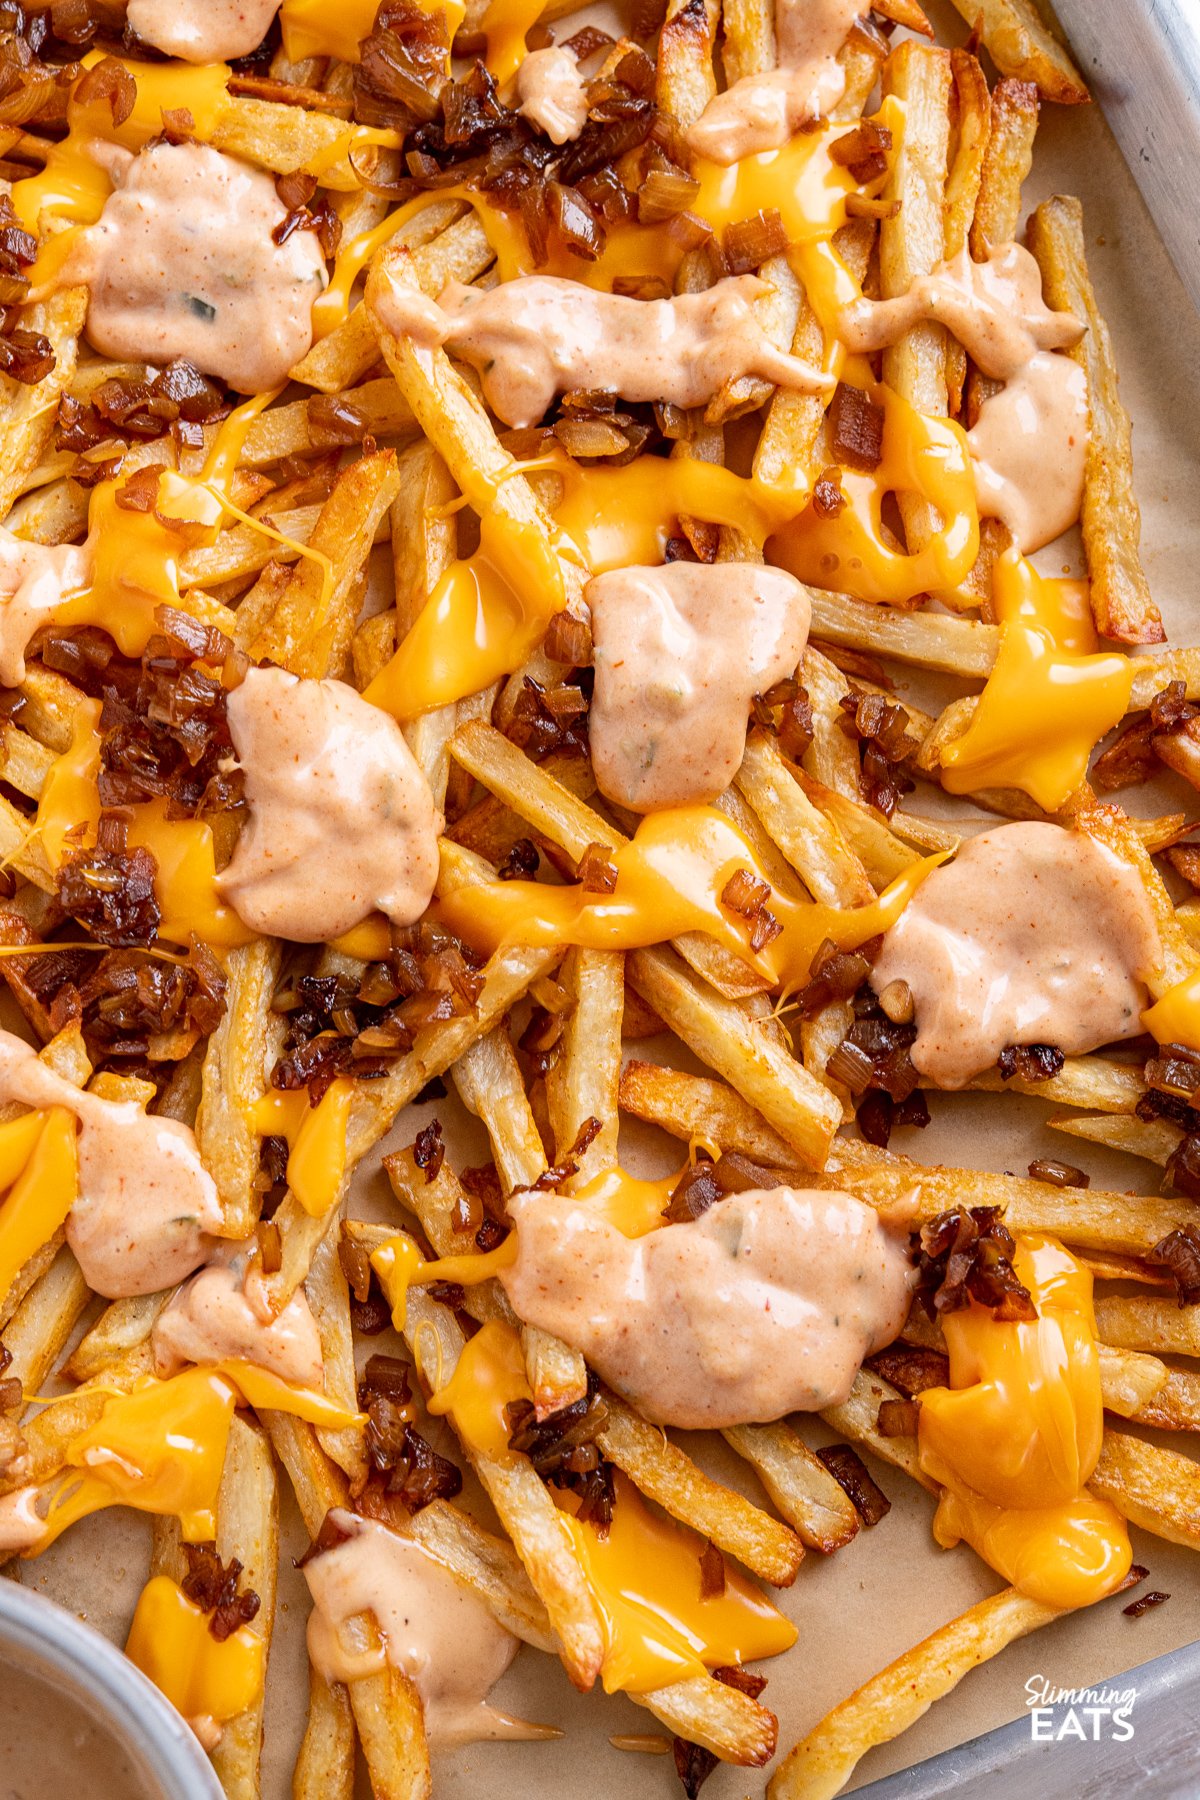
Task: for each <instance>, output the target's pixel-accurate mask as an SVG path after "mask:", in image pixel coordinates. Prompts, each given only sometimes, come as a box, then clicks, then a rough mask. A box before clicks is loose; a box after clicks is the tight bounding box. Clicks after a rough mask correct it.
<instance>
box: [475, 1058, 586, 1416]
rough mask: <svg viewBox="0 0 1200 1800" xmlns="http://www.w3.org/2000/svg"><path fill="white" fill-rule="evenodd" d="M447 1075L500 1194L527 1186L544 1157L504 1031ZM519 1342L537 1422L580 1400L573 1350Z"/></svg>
mask: <svg viewBox="0 0 1200 1800" xmlns="http://www.w3.org/2000/svg"><path fill="white" fill-rule="evenodd" d="M451 1073H452V1074H453V1077H454V1084H455V1086H456V1087H457V1089H458V1092H459V1097H460V1098H461V1100H462V1102H463V1104H464V1105H465V1106H466V1107H467V1109H468V1111H470V1112H473V1113H475V1114H477V1116H478V1117H479V1118H481V1119H482V1120H483V1122H484V1124H485V1125H486V1127H487V1132H488V1137H489V1139H490V1140H491V1145H492V1154H493V1156H494V1157H495V1159H496V1167H497V1169H498V1170H499V1173H500V1180H501V1183H502V1185H503V1187H504V1191H505V1193H512V1191H513V1189H514V1188H517V1187H532V1186H533V1184H534V1183H535V1182H536V1181H537V1179H538V1177H539V1175H543V1174H544V1173H545V1171H546V1166H547V1165H546V1153H545V1150H544V1148H543V1146H542V1140H541V1137H540V1136H539V1134H538V1128H537V1124H536V1122H535V1120H534V1117H533V1113H532V1112H531V1111H530V1107H529V1101H528V1100H527V1098H526V1096H525V1083H524V1081H523V1079H522V1076H521V1070H520V1066H519V1064H518V1062H517V1058H516V1052H515V1051H514V1050H513V1047H512V1041H511V1039H510V1038H509V1035H508V1033H507V1031H505V1030H504V1029H503V1028H501V1029H498V1030H496V1031H492V1032H489V1033H488V1035H487V1036H486V1037H483V1038H479V1039H478V1040H477V1041H476V1042H475V1043H474V1044H472V1045H471V1046H470V1048H469V1049H467V1050H466V1051H464V1053H463V1055H462V1056H461V1057H460V1058H459V1060H458V1062H457V1063H456V1064H455V1065H454V1068H453V1070H452V1071H451ZM521 1342H522V1343H523V1345H524V1347H525V1362H526V1367H527V1368H528V1371H529V1385H530V1388H531V1389H532V1391H533V1403H534V1406H535V1408H536V1410H537V1414H538V1417H539V1418H542V1417H545V1416H546V1415H548V1414H550V1413H554V1412H558V1410H559V1409H560V1408H561V1407H564V1406H572V1405H574V1403H575V1401H576V1400H582V1399H583V1397H584V1395H585V1394H586V1393H587V1369H586V1367H585V1366H584V1361H583V1358H582V1356H581V1355H580V1354H579V1352H578V1351H577V1350H573V1349H571V1348H570V1346H569V1345H567V1344H564V1343H561V1342H560V1341H559V1340H558V1338H556V1337H553V1336H551V1335H550V1333H549V1332H545V1331H541V1330H539V1329H537V1328H536V1327H535V1326H532V1325H526V1326H523V1327H522V1330H521Z"/></svg>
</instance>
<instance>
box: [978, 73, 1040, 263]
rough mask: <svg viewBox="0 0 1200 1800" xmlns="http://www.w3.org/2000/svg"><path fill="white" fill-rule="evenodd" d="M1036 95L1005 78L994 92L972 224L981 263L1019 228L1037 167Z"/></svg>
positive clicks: (1024, 83)
mask: <svg viewBox="0 0 1200 1800" xmlns="http://www.w3.org/2000/svg"><path fill="white" fill-rule="evenodd" d="M1037 122H1038V94H1037V88H1036V87H1035V86H1034V85H1033V83H1032V82H1029V81H1021V80H1019V79H1015V78H1012V77H1008V76H1006V77H1005V78H1004V79H1003V80H1002V81H998V82H997V83H996V86H995V87H994V89H993V90H992V110H991V130H990V131H989V133H988V141H987V149H986V151H985V152H984V158H983V169H982V171H981V174H980V181H979V197H978V199H977V201H976V203H975V217H974V220H973V221H972V224H971V254H972V256H974V257H975V258H976V260H977V261H982V259H983V257H984V255H985V253H986V251H987V248H988V246H989V245H990V244H1007V243H1011V241H1012V239H1013V238H1015V237H1016V235H1017V228H1018V226H1019V225H1020V223H1021V188H1022V186H1023V185H1024V181H1025V177H1026V176H1027V175H1028V173H1029V171H1030V169H1031V168H1032V166H1033V140H1034V135H1035V133H1036V132H1037Z"/></svg>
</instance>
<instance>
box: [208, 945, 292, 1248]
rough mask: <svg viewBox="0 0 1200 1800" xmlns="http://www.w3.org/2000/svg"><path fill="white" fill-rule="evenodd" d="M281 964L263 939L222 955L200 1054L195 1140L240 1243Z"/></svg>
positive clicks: (249, 1214) (253, 1202)
mask: <svg viewBox="0 0 1200 1800" xmlns="http://www.w3.org/2000/svg"><path fill="white" fill-rule="evenodd" d="M281 962H282V957H281V952H280V947H279V945H278V944H277V943H275V942H273V941H272V940H271V939H269V938H255V939H254V941H253V942H252V943H249V944H245V945H242V946H241V947H240V948H238V949H234V950H231V951H230V952H229V956H228V962H227V965H226V967H227V980H228V984H229V985H228V989H227V992H226V1004H225V1011H224V1013H223V1015H222V1017H221V1020H220V1022H219V1024H218V1025H217V1027H216V1029H215V1031H214V1032H213V1033H212V1035H211V1036H210V1037H209V1040H208V1045H207V1048H206V1050H205V1054H204V1070H203V1074H202V1076H201V1088H200V1106H199V1110H198V1112H197V1114H196V1142H197V1144H198V1145H199V1147H200V1154H201V1156H202V1157H203V1159H204V1166H205V1167H206V1169H207V1170H208V1172H209V1174H210V1175H211V1176H212V1178H213V1180H214V1181H215V1182H216V1184H217V1193H218V1194H219V1196H220V1200H221V1208H222V1215H223V1222H224V1224H225V1226H226V1229H227V1232H228V1235H229V1236H230V1237H232V1238H243V1237H245V1236H246V1235H247V1234H248V1233H249V1232H250V1231H252V1230H253V1228H254V1225H255V1223H256V1221H257V1218H258V1201H257V1196H256V1194H255V1189H254V1183H255V1178H256V1176H257V1175H258V1165H259V1154H260V1138H259V1135H258V1133H257V1132H256V1131H255V1129H254V1127H253V1124H252V1123H251V1117H252V1112H253V1108H254V1106H255V1104H256V1102H257V1101H259V1100H261V1099H262V1098H263V1096H264V1095H265V1093H266V1091H267V1081H268V1075H269V1068H270V1064H271V1063H273V1062H274V1060H275V1057H276V1056H278V1054H279V1052H280V1051H281V1050H282V1048H283V1021H282V1019H280V1018H278V1017H276V1016H275V1015H273V1014H272V1012H271V1002H272V1000H273V999H274V997H275V989H276V986H277V985H278V981H279V972H280V967H281Z"/></svg>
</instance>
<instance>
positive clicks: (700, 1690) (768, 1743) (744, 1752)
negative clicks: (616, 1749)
mask: <svg viewBox="0 0 1200 1800" xmlns="http://www.w3.org/2000/svg"><path fill="white" fill-rule="evenodd" d="M629 1698H630V1699H631V1700H632V1701H633V1702H634V1704H635V1705H636V1706H644V1707H645V1708H646V1709H647V1711H649V1712H652V1713H653V1714H654V1716H655V1718H656V1719H661V1721H662V1723H663V1724H664V1725H665V1726H666V1727H667V1729H668V1730H669V1731H672V1732H674V1734H675V1736H676V1737H681V1738H684V1739H685V1740H686V1741H687V1742H688V1743H689V1744H701V1745H703V1747H704V1749H706V1750H711V1751H712V1753H713V1755H714V1756H719V1757H720V1758H721V1760H722V1761H723V1762H731V1763H740V1764H741V1765H742V1766H743V1767H748V1768H752V1769H760V1768H761V1767H762V1765H763V1764H764V1763H768V1762H770V1760H771V1758H772V1756H774V1754H775V1742H776V1737H777V1734H778V1726H777V1724H776V1720H775V1715H774V1713H769V1712H768V1711H767V1709H766V1707H765V1706H760V1705H759V1703H758V1701H757V1700H752V1699H751V1698H750V1696H749V1694H743V1693H741V1692H740V1691H739V1690H738V1689H737V1688H730V1687H726V1686H725V1685H724V1683H723V1682H720V1681H714V1680H713V1678H712V1676H711V1675H694V1676H693V1677H692V1679H691V1680H690V1681H676V1682H674V1683H673V1684H672V1686H670V1687H665V1688H655V1689H654V1690H653V1691H652V1692H651V1693H649V1694H630V1696H629Z"/></svg>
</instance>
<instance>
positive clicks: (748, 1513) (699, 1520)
mask: <svg viewBox="0 0 1200 1800" xmlns="http://www.w3.org/2000/svg"><path fill="white" fill-rule="evenodd" d="M604 1403H605V1405H606V1406H607V1408H608V1423H607V1425H606V1426H605V1428H604V1430H603V1432H602V1433H601V1434H600V1438H599V1443H600V1447H601V1449H602V1450H603V1452H604V1454H605V1456H607V1457H608V1458H609V1459H610V1460H611V1461H612V1462H615V1463H616V1465H617V1467H618V1468H620V1469H624V1471H625V1473H626V1474H627V1475H628V1476H629V1478H630V1480H631V1481H633V1482H634V1483H635V1484H636V1485H637V1486H638V1487H639V1488H640V1489H641V1491H642V1492H643V1493H644V1494H645V1495H646V1496H647V1497H648V1498H649V1499H651V1500H656V1501H657V1502H658V1504H659V1505H660V1506H662V1507H664V1508H665V1509H666V1511H667V1512H669V1513H671V1514H672V1516H673V1517H674V1518H676V1519H680V1520H682V1522H683V1523H684V1524H685V1525H690V1526H691V1527H692V1528H693V1530H695V1531H698V1532H700V1533H701V1535H702V1536H704V1537H706V1538H708V1539H709V1540H710V1542H712V1543H714V1544H715V1545H716V1546H717V1548H718V1549H719V1550H724V1551H725V1552H726V1554H727V1555H729V1556H736V1557H737V1559H738V1561H739V1562H742V1563H744V1564H745V1565H746V1567H747V1568H748V1569H750V1570H751V1571H752V1572H753V1573H754V1574H755V1575H758V1576H761V1578H762V1579H763V1580H764V1581H769V1582H771V1583H773V1585H774V1586H776V1587H790V1586H791V1584H792V1582H793V1581H795V1579H796V1576H797V1574H798V1572H799V1569H800V1564H801V1561H802V1560H803V1557H804V1549H803V1546H802V1545H801V1543H800V1541H799V1539H798V1538H797V1537H796V1536H795V1534H794V1533H793V1532H791V1531H789V1530H788V1528H787V1527H786V1525H781V1524H780V1523H779V1521H778V1520H777V1519H773V1518H771V1516H770V1514H769V1513H765V1512H763V1511H762V1510H761V1508H759V1507H757V1506H755V1505H753V1504H752V1502H751V1501H749V1500H746V1499H744V1498H743V1496H742V1495H741V1494H738V1493H736V1492H734V1490H733V1489H732V1488H727V1487H722V1485H721V1484H720V1482H717V1481H713V1480H712V1479H711V1477H710V1476H708V1475H705V1473H704V1472H703V1470H702V1469H699V1468H697V1466H696V1464H695V1463H694V1462H693V1461H692V1459H691V1457H690V1456H686V1455H685V1454H684V1453H683V1451H682V1450H680V1449H679V1448H678V1446H677V1445H675V1444H672V1443H670V1442H668V1441H667V1440H666V1438H665V1436H664V1434H663V1433H662V1432H661V1431H660V1430H659V1428H658V1426H657V1425H648V1424H647V1423H646V1421H645V1420H644V1419H642V1418H640V1417H639V1415H638V1414H637V1413H636V1412H634V1410H633V1408H632V1407H630V1406H626V1404H625V1403H624V1401H623V1400H621V1399H619V1398H618V1396H617V1395H616V1394H611V1393H608V1392H607V1391H606V1392H605V1394H604Z"/></svg>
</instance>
